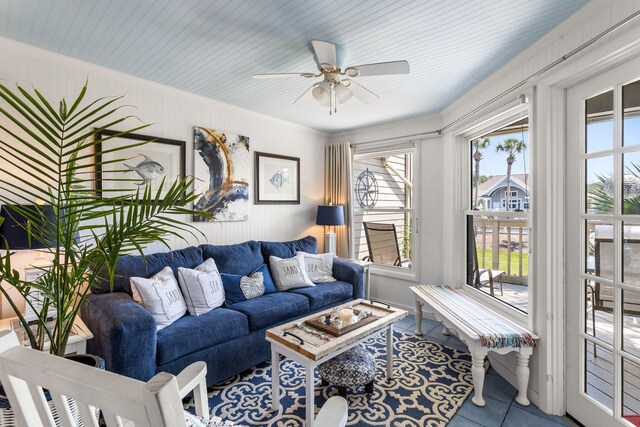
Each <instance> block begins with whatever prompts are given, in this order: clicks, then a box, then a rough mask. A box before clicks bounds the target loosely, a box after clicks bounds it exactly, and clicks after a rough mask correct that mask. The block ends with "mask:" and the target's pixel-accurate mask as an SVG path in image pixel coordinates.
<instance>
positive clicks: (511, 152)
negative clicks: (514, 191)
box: [496, 138, 527, 210]
mask: <svg viewBox="0 0 640 427" xmlns="http://www.w3.org/2000/svg"><path fill="white" fill-rule="evenodd" d="M526 149H527V144H526V143H525V142H524V141H522V140H520V139H516V138H507V139H505V140H504V141H502V142H501V143H500V144H498V145H497V146H496V152H500V151H502V152H504V153H507V210H509V206H510V204H509V203H510V201H511V200H510V199H511V165H513V163H514V162H515V161H516V153H518V154H520V153H522V152H523V151H524V150H526Z"/></svg>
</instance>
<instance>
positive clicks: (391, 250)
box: [362, 222, 402, 267]
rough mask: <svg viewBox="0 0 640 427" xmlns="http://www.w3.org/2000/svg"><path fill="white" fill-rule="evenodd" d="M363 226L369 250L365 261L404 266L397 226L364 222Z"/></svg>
mask: <svg viewBox="0 0 640 427" xmlns="http://www.w3.org/2000/svg"><path fill="white" fill-rule="evenodd" d="M362 224H363V225H364V233H365V236H366V237H367V247H368V248H369V256H367V257H365V258H364V259H363V261H371V262H373V263H376V264H387V265H395V266H397V267H400V266H402V258H401V257H400V247H399V246H398V234H397V233H396V225H395V224H383V223H379V222H363V223H362Z"/></svg>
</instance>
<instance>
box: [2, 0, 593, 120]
mask: <svg viewBox="0 0 640 427" xmlns="http://www.w3.org/2000/svg"><path fill="white" fill-rule="evenodd" d="M585 3H586V0H447V1H442V0H394V1H391V0H341V1H329V0H316V1H309V0H84V1H82V0H2V1H0V36H2V37H6V38H10V39H14V40H18V41H21V42H24V43H28V44H31V45H34V46H38V47H41V48H44V49H48V50H51V51H54V52H58V53H61V54H64V55H68V56H71V57H74V58H78V59H82V60H85V61H88V62H91V63H94V64H98V65H102V66H105V67H108V68H112V69H115V70H118V71H122V72H125V73H129V74H132V75H135V76H138V77H142V78H145V79H148V80H152V81H156V82H159V83H163V84H166V85H169V86H173V87H176V88H179V89H183V90H186V91H189V92H192V93H195V94H199V95H203V96H206V97H209V98H212V99H216V100H218V101H222V102H226V103H229V104H232V105H236V106H239V107H243V108H246V109H249V110H252V111H256V112H260V113H263V114H267V115H270V116H273V117H278V118H281V119H285V120H288V121H291V122H294V123H298V124H301V125H304V126H308V127H312V128H315V129H319V130H323V131H328V132H336V131H340V130H346V129H352V128H357V127H362V126H366V125H371V124H377V123H383V122H388V121H394V120H399V119H404V118H409V117H414V116H418V115H422V114H428V113H432V112H438V111H440V110H442V109H443V108H444V107H445V106H447V105H448V104H449V103H451V102H452V101H453V100H455V99H456V98H458V97H460V96H461V95H462V94H464V93H465V92H466V91H467V90H469V89H470V88H472V87H473V86H474V85H476V84H477V83H479V82H480V81H481V80H482V79H484V78H485V77H487V76H488V75H489V74H490V73H491V72H492V71H494V70H496V69H498V68H499V67H500V66H501V65H503V64H504V63H506V62H507V61H508V60H509V59H511V58H513V57H514V56H515V55H517V54H518V53H519V52H521V51H522V50H523V49H525V48H526V47H528V46H529V45H531V44H532V43H533V42H534V41H536V40H537V39H539V38H540V37H541V36H542V35H544V34H545V33H547V32H548V31H549V30H551V29H552V28H553V27H555V26H556V25H558V24H559V23H560V22H561V21H562V20H564V19H566V18H567V17H568V16H569V15H571V14H572V13H573V12H575V11H576V10H577V9H579V8H580V7H581V6H583V5H584V4H585ZM311 39H320V40H327V41H331V42H335V43H338V44H340V45H342V46H343V47H344V49H345V51H346V61H345V63H346V65H357V64H367V63H371V62H379V61H380V62H382V61H393V60H400V59H406V60H408V61H409V63H410V66H411V73H410V74H409V75H400V76H385V77H362V78H360V79H358V82H360V83H361V84H363V85H364V86H366V87H367V88H369V89H370V90H372V91H373V92H375V93H376V94H378V95H379V96H380V98H379V99H378V101H377V102H375V103H373V104H369V105H364V104H362V103H360V102H359V101H358V100H357V99H355V98H354V99H352V100H350V101H349V103H347V104H345V105H341V106H339V108H338V113H337V114H336V115H333V116H329V111H328V108H327V107H322V106H320V105H318V104H317V103H315V102H313V103H310V104H306V105H293V101H294V100H295V99H296V98H297V97H298V96H299V95H300V94H302V92H303V91H305V90H306V89H307V88H308V87H309V86H310V84H311V83H312V81H310V80H307V79H303V78H294V79H289V80H268V81H267V80H253V79H251V75H252V74H253V73H267V72H305V71H308V72H315V71H316V70H317V68H316V65H315V62H314V59H313V54H312V51H311V45H310V40H311ZM0 66H1V65H0Z"/></svg>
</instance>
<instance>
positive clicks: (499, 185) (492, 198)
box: [478, 174, 529, 211]
mask: <svg viewBox="0 0 640 427" xmlns="http://www.w3.org/2000/svg"><path fill="white" fill-rule="evenodd" d="M528 178H529V175H528V174H513V175H511V179H510V180H509V181H511V189H510V191H511V197H510V198H509V199H510V200H509V205H510V206H509V209H508V210H510V211H528V210H529V187H528ZM507 187H508V182H507V176H506V175H495V176H492V177H491V178H489V179H488V180H487V181H485V182H484V183H482V184H480V186H479V187H478V199H479V200H480V202H479V204H478V205H479V206H478V207H479V208H480V209H482V210H488V211H506V210H507Z"/></svg>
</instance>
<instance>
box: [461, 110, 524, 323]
mask: <svg viewBox="0 0 640 427" xmlns="http://www.w3.org/2000/svg"><path fill="white" fill-rule="evenodd" d="M528 129H529V120H528V118H527V117H524V118H521V119H517V120H516V121H513V122H511V123H509V124H507V125H502V126H500V127H499V128H498V129H497V130H493V131H491V132H488V133H485V134H483V135H481V136H479V137H477V138H472V139H471V140H470V141H469V150H470V151H469V153H470V165H471V170H470V172H471V185H470V186H469V188H470V195H469V205H470V208H471V210H469V211H468V214H467V284H468V285H469V286H472V287H474V288H476V289H478V290H480V291H481V292H484V293H486V294H488V295H490V296H491V297H494V298H496V299H498V300H500V301H502V302H504V303H506V304H509V305H511V306H513V307H515V308H517V309H518V310H520V311H523V312H525V313H526V312H528V301H529V298H528V286H527V285H528V276H529V271H528V269H529V231H530V229H529V214H528V211H529V209H530V198H529V180H530V178H531V177H530V175H529V173H528V172H527V171H528V169H529V168H528V166H529V165H528V163H527V162H528V159H529V155H528V152H529V137H528Z"/></svg>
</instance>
